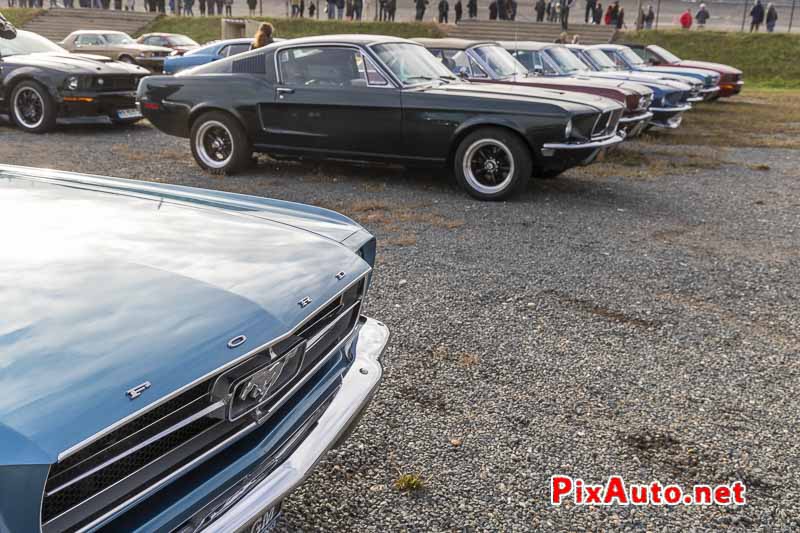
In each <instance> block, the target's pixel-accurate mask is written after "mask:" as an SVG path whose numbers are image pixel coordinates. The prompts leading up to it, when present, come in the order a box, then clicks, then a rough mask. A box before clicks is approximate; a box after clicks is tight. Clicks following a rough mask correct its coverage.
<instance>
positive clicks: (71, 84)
mask: <svg viewBox="0 0 800 533" xmlns="http://www.w3.org/2000/svg"><path fill="white" fill-rule="evenodd" d="M80 86H81V79H80V78H79V77H78V76H69V77H68V78H67V79H65V80H64V89H66V90H68V91H77V90H78V89H79V88H80Z"/></svg>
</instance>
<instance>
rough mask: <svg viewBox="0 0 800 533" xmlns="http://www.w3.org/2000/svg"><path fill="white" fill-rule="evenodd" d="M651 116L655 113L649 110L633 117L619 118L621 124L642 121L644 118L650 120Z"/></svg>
mask: <svg viewBox="0 0 800 533" xmlns="http://www.w3.org/2000/svg"><path fill="white" fill-rule="evenodd" d="M651 118H653V114H652V113H650V112H649V111H648V112H646V113H642V114H640V115H636V116H633V117H623V118H621V119H619V123H620V124H628V123H630V122H641V121H643V120H648V119H651Z"/></svg>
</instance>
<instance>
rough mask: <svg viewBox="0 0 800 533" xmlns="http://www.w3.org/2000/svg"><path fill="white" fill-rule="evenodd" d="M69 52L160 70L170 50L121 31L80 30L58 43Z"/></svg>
mask: <svg viewBox="0 0 800 533" xmlns="http://www.w3.org/2000/svg"><path fill="white" fill-rule="evenodd" d="M59 44H60V45H61V46H63V47H64V48H66V49H67V50H69V51H70V52H75V53H81V54H84V53H85V54H97V55H101V56H106V57H109V58H111V59H116V60H118V61H124V62H125V63H133V64H136V65H141V66H143V67H145V68H148V69H150V70H152V71H155V72H161V71H162V69H163V67H164V58H166V57H167V56H168V55H169V54H170V53H171V52H172V50H170V49H169V48H165V47H163V46H151V45H147V44H139V43H137V42H136V41H134V40H133V38H131V36H130V35H128V34H127V33H123V32H121V31H103V30H82V31H74V32H72V33H70V34H69V35H68V36H67V38H66V39H64V40H63V41H61V42H60V43H59Z"/></svg>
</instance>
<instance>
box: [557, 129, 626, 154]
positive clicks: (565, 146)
mask: <svg viewBox="0 0 800 533" xmlns="http://www.w3.org/2000/svg"><path fill="white" fill-rule="evenodd" d="M624 140H625V135H624V134H623V133H622V132H617V133H616V134H614V135H611V136H610V137H606V138H605V139H600V140H598V141H589V142H585V143H545V144H543V145H542V155H544V156H547V155H553V153H552V152H554V151H555V150H588V149H595V148H605V147H606V146H611V145H613V144H618V143H621V142H622V141H624Z"/></svg>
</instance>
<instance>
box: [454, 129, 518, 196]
mask: <svg viewBox="0 0 800 533" xmlns="http://www.w3.org/2000/svg"><path fill="white" fill-rule="evenodd" d="M463 170H464V178H466V181H467V183H468V184H469V186H470V187H472V188H473V189H475V190H476V191H479V192H481V193H483V194H494V193H497V192H500V191H502V190H503V189H505V188H506V187H508V186H509V184H510V183H511V181H512V180H513V177H514V156H513V155H512V154H511V150H510V149H509V148H508V146H506V145H505V144H503V143H502V142H500V141H498V140H497V139H480V140H478V141H475V142H474V143H472V144H471V145H470V146H469V148H467V150H466V152H465V153H464V160H463Z"/></svg>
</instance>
